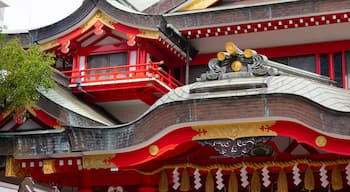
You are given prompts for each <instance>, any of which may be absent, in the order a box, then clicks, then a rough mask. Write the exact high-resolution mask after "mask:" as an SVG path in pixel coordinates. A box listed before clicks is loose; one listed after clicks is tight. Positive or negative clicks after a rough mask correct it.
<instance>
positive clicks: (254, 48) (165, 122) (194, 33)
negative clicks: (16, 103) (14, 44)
mask: <svg viewBox="0 0 350 192" xmlns="http://www.w3.org/2000/svg"><path fill="white" fill-rule="evenodd" d="M126 2H128V1H112V0H85V1H84V2H83V3H82V5H81V7H79V8H78V9H77V10H76V11H75V12H74V13H72V14H71V15H70V16H68V17H67V18H64V19H63V20H61V21H59V22H57V23H54V24H52V25H49V26H46V27H43V28H39V29H35V30H30V31H29V32H28V33H23V34H17V35H18V37H20V38H22V40H24V39H27V40H28V41H29V43H37V44H39V45H40V46H41V47H42V49H43V50H44V51H47V52H52V53H55V55H56V63H54V64H53V65H52V66H53V67H54V68H56V69H57V70H58V72H57V75H55V77H54V78H55V80H56V82H57V87H56V88H54V89H51V90H49V91H48V92H43V93H42V96H41V98H40V100H39V102H38V103H37V104H35V105H28V106H26V107H25V108H23V109H22V110H16V111H13V112H7V113H2V114H1V116H0V127H1V129H0V131H1V132H0V138H1V139H0V155H1V157H2V160H3V166H2V170H3V174H2V175H3V176H2V180H4V181H7V180H8V179H9V178H13V177H14V178H18V179H19V181H22V180H23V178H25V177H31V178H30V179H29V178H26V179H25V180H23V182H22V183H21V185H20V186H21V187H20V191H26V190H27V191H30V190H31V191H35V190H39V189H40V190H47V191H54V190H60V191H81V192H82V191H86V192H87V191H128V192H131V191H140V192H152V191H161V192H166V191H230V192H231V191H254V192H255V191H312V190H314V191H329V190H330V191H348V190H349V189H350V179H349V178H350V149H349V148H348V147H347V145H349V144H350V92H349V91H348V84H349V78H348V74H349V73H350V70H349V68H350V60H349V58H350V52H349V50H350V43H349V42H350V34H349V33H347V31H349V29H350V27H349V26H350V25H349V21H350V12H349V9H350V3H349V2H347V1H334V0H333V1H331V0H324V1H303V0H300V1H294V0H293V1H292V0H281V1H253V0H241V1H226V0H215V1H210V0H209V1H195V0H188V1H171V2H170V1H160V2H158V3H156V4H154V5H152V6H150V7H148V8H147V9H145V10H144V11H143V12H139V11H135V10H133V9H131V8H129V7H126V6H125V5H124V4H123V3H126ZM231 42H235V43H231ZM238 47H239V48H238ZM54 186H55V187H56V188H54Z"/></svg>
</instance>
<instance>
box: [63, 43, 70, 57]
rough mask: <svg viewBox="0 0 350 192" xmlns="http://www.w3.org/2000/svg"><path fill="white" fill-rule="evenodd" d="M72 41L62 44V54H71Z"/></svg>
mask: <svg viewBox="0 0 350 192" xmlns="http://www.w3.org/2000/svg"><path fill="white" fill-rule="evenodd" d="M69 46H70V40H67V41H64V42H63V43H61V52H62V53H64V54H66V53H68V52H69Z"/></svg>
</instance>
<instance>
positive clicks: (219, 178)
mask: <svg viewBox="0 0 350 192" xmlns="http://www.w3.org/2000/svg"><path fill="white" fill-rule="evenodd" d="M221 171H222V169H221V168H219V169H218V170H217V171H216V177H215V178H216V188H217V189H218V190H221V189H222V188H224V184H223V183H222V182H223V181H224V180H223V179H222V173H221Z"/></svg>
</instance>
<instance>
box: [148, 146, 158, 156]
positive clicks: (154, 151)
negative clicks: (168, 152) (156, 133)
mask: <svg viewBox="0 0 350 192" xmlns="http://www.w3.org/2000/svg"><path fill="white" fill-rule="evenodd" d="M148 151H149V154H150V155H152V156H156V155H157V154H158V152H159V148H158V146H157V145H151V146H150V147H149V149H148Z"/></svg>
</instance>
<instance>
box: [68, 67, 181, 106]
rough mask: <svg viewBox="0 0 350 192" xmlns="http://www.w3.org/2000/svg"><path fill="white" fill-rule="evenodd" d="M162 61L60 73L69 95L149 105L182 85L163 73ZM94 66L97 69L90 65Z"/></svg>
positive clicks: (95, 101)
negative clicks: (66, 84)
mask: <svg viewBox="0 0 350 192" xmlns="http://www.w3.org/2000/svg"><path fill="white" fill-rule="evenodd" d="M162 64H163V63H162V62H149V63H141V64H129V65H117V66H104V67H92V68H91V66H90V67H89V66H88V67H87V68H83V69H76V70H70V71H63V73H64V74H65V75H66V76H67V77H68V78H69V79H70V83H69V87H70V88H72V90H73V93H82V95H83V96H84V97H85V99H86V100H88V101H90V102H94V103H99V102H114V101H122V100H133V99H140V100H142V101H143V102H145V103H146V104H149V105H151V104H153V103H154V102H155V101H156V100H157V99H158V98H160V97H161V96H162V95H164V94H166V93H167V92H168V91H170V90H172V89H175V88H177V87H179V86H181V85H182V83H181V82H180V81H178V80H176V79H175V78H174V77H173V76H171V75H170V74H169V73H168V72H166V71H165V70H163V68H162ZM94 66H98V64H97V65H94Z"/></svg>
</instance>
